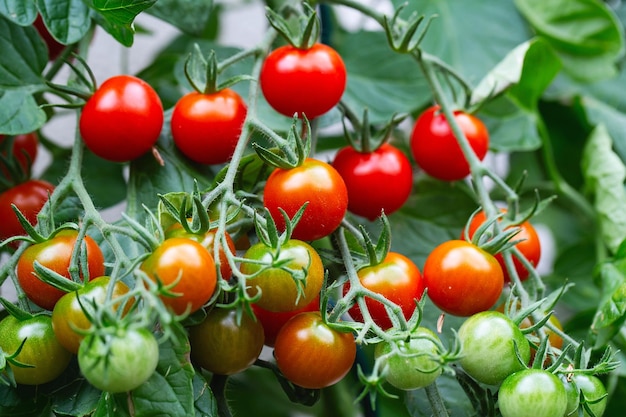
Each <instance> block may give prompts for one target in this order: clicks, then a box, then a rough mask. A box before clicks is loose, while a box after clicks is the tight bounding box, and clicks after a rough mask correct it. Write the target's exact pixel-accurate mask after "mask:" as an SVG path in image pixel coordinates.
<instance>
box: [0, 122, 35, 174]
mask: <svg viewBox="0 0 626 417" xmlns="http://www.w3.org/2000/svg"><path fill="white" fill-rule="evenodd" d="M7 140H12V141H13V144H12V146H11V153H12V154H13V158H15V159H16V160H17V162H18V163H19V165H20V167H21V169H22V171H23V172H24V173H27V174H28V173H30V167H31V166H32V165H33V162H35V158H37V152H38V147H39V137H38V136H37V133H36V132H31V133H27V134H24V135H16V136H14V137H13V138H12V139H9V138H7V137H6V136H4V135H0V146H2V145H1V144H2V143H3V142H5V141H7ZM2 155H3V156H5V157H7V156H8V154H7V152H2ZM2 172H3V173H4V174H5V175H6V176H10V175H11V174H9V172H8V171H7V170H6V168H5V167H3V168H2Z"/></svg>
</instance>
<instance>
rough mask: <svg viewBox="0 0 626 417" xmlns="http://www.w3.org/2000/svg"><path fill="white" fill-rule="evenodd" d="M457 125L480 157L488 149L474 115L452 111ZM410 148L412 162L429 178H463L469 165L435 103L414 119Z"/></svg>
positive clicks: (483, 130) (485, 135)
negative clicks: (413, 160)
mask: <svg viewBox="0 0 626 417" xmlns="http://www.w3.org/2000/svg"><path fill="white" fill-rule="evenodd" d="M454 118H455V120H456V122H457V123H458V124H459V126H460V127H461V129H462V130H463V133H465V136H466V138H467V140H468V141H469V143H470V146H471V147H472V149H473V150H474V153H475V154H476V156H477V157H478V159H480V160H482V159H483V158H484V157H485V155H486V154H487V150H488V149H489V132H488V131H487V128H486V127H485V125H484V124H483V122H481V121H480V119H478V118H477V117H475V116H473V115H471V114H468V113H465V112H463V111H460V110H458V111H455V112H454ZM411 151H412V154H413V158H414V159H415V162H416V163H417V164H418V165H419V166H420V168H422V169H423V170H424V171H425V172H426V173H427V174H428V175H430V176H431V177H434V178H437V179H440V180H443V181H456V180H460V179H463V178H465V177H466V176H467V175H468V174H469V173H470V169H469V165H468V163H467V161H466V160H465V156H464V155H463V152H462V151H461V147H460V146H459V144H458V142H457V139H456V138H455V136H454V133H452V129H451V128H450V125H449V124H448V121H447V120H446V117H445V116H444V114H443V112H440V111H439V106H433V107H430V108H429V109H427V110H426V111H424V112H423V113H422V114H421V115H420V116H419V117H418V118H417V121H416V122H415V126H414V127H413V132H412V133H411Z"/></svg>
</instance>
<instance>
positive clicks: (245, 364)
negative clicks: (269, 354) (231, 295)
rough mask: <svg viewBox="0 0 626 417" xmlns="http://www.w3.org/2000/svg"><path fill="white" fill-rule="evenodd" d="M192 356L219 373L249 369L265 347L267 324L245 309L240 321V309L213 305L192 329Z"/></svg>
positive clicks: (190, 332)
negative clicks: (264, 339) (264, 326)
mask: <svg viewBox="0 0 626 417" xmlns="http://www.w3.org/2000/svg"><path fill="white" fill-rule="evenodd" d="M189 343H190V344H191V358H192V359H193V361H194V362H195V363H196V364H198V365H199V366H200V367H202V368H204V369H206V370H207V371H209V372H212V373H215V374H219V375H232V374H236V373H238V372H242V371H244V370H246V369H248V368H249V367H250V366H251V365H252V364H253V363H254V361H255V360H256V359H257V358H258V357H259V354H260V353H261V350H262V349H263V326H262V325H261V323H260V322H259V321H256V320H254V319H253V318H252V317H250V316H249V315H248V314H246V313H245V312H244V313H243V314H242V315H241V321H240V322H239V323H238V322H237V310H235V309H225V308H217V307H215V308H213V310H211V311H210V312H209V314H208V315H207V316H206V318H205V319H204V321H202V323H200V324H198V325H197V326H193V327H191V328H190V329H189Z"/></svg>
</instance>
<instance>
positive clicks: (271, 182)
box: [263, 158, 348, 241]
mask: <svg viewBox="0 0 626 417" xmlns="http://www.w3.org/2000/svg"><path fill="white" fill-rule="evenodd" d="M306 202H308V203H309V204H308V206H307V207H306V209H305V210H304V215H303V216H302V218H301V219H300V222H299V223H298V225H297V226H296V227H295V229H294V231H293V235H292V236H293V238H294V239H299V240H309V241H310V240H316V239H320V238H322V237H324V236H328V235H329V234H331V233H332V232H333V231H335V229H337V227H339V225H340V224H341V221H342V220H343V218H344V216H345V214H346V211H347V209H348V190H347V189H346V184H345V183H344V182H343V179H342V178H341V175H339V173H338V172H337V171H336V170H335V168H333V167H332V166H331V165H329V164H327V163H325V162H322V161H318V160H317V159H312V158H307V159H306V160H305V161H304V163H303V164H302V165H301V166H299V167H296V168H291V169H283V168H276V169H275V170H274V171H273V172H272V173H271V174H270V176H269V178H268V179H267V182H266V184H265V192H264V195H263V204H264V205H265V207H266V208H267V209H268V210H269V211H270V214H271V215H272V218H273V219H274V222H276V225H277V226H278V228H279V229H280V230H283V229H284V228H285V220H284V219H283V216H282V214H281V212H280V210H279V209H281V208H282V209H283V210H285V212H286V213H287V215H288V216H289V217H290V218H291V217H293V216H294V215H295V214H296V212H297V211H298V210H299V209H300V207H302V205H303V204H304V203H306Z"/></svg>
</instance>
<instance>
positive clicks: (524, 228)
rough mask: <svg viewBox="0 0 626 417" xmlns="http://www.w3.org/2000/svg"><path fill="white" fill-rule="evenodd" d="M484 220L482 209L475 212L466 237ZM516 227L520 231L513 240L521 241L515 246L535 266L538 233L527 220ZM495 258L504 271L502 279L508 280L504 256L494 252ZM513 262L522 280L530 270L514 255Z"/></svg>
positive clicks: (539, 244)
mask: <svg viewBox="0 0 626 417" xmlns="http://www.w3.org/2000/svg"><path fill="white" fill-rule="evenodd" d="M501 211H502V212H506V210H505V209H502V210H501ZM486 220H487V216H486V215H485V212H483V211H481V212H479V213H477V214H476V215H475V216H474V217H473V218H472V220H471V221H470V224H469V228H468V237H469V238H470V239H471V238H472V237H473V236H474V233H476V230H477V229H478V228H479V227H480V226H481V225H482V224H483V223H484V222H485V221H486ZM517 227H519V228H520V231H519V233H518V234H516V235H515V236H514V237H513V240H520V241H521V242H519V243H516V244H515V247H516V248H517V250H519V251H520V252H521V253H522V255H524V257H525V258H526V259H528V261H529V262H530V263H531V264H533V265H534V266H537V264H539V259H540V258H541V242H540V240H539V235H538V234H537V231H536V230H535V228H534V227H533V225H532V224H530V222H528V221H525V222H524V223H522V224H520V225H519V226H517ZM496 259H497V260H498V263H499V264H500V266H501V267H502V272H504V280H505V281H506V282H510V280H511V277H510V276H509V272H508V271H507V269H506V266H505V264H504V258H503V257H502V254H500V253H498V254H496ZM513 263H514V265H515V270H516V271H517V275H518V276H519V278H520V280H522V281H524V280H525V279H526V278H528V275H529V274H530V272H529V271H528V270H527V269H526V267H524V265H523V264H522V262H521V261H520V260H519V259H517V258H516V257H513Z"/></svg>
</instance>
